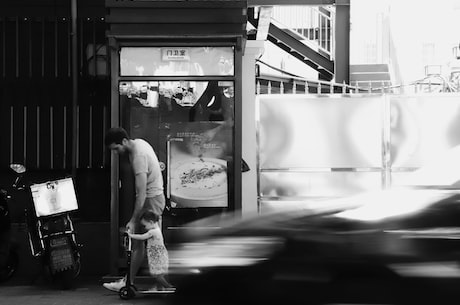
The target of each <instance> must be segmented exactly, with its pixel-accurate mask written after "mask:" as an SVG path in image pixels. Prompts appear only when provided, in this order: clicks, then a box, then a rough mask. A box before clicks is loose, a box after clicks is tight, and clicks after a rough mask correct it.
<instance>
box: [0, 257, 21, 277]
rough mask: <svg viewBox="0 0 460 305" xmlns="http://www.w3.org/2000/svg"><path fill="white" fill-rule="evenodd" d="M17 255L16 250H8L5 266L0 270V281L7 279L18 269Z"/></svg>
mask: <svg viewBox="0 0 460 305" xmlns="http://www.w3.org/2000/svg"><path fill="white" fill-rule="evenodd" d="M18 264H19V255H18V253H17V252H16V251H10V253H9V255H8V259H7V261H6V265H5V268H4V269H3V270H0V282H4V281H7V280H9V279H10V278H11V277H12V276H13V275H14V273H15V272H16V270H17V269H18Z"/></svg>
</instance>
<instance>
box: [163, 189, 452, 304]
mask: <svg viewBox="0 0 460 305" xmlns="http://www.w3.org/2000/svg"><path fill="white" fill-rule="evenodd" d="M230 219H235V218H231V217H230ZM193 226H196V227H197V228H198V227H200V228H204V227H209V228H211V227H215V228H217V227H218V228H217V229H213V230H208V231H206V232H205V233H203V231H205V230H198V229H197V230H193V229H190V230H187V232H188V234H187V236H185V237H184V238H186V240H187V241H186V242H184V243H181V244H180V245H178V246H177V247H173V248H172V249H171V250H170V261H171V272H172V273H173V274H174V275H175V277H176V278H177V280H176V282H175V284H176V287H177V291H176V294H175V296H174V298H172V301H173V302H175V303H177V304H337V303H339V302H342V303H343V302H348V303H349V302H355V303H356V302H373V303H378V304H458V302H460V299H458V298H457V299H455V297H456V296H457V295H456V291H455V290H460V286H458V284H460V281H458V279H459V278H460V269H459V265H458V262H459V261H460V194H459V191H458V190H449V189H430V188H424V189H391V190H384V191H378V192H373V193H365V194H361V195H358V196H354V197H351V198H344V199H337V200H331V201H324V202H317V203H315V204H314V205H313V204H305V208H303V209H295V210H291V211H285V212H276V213H271V214H267V215H258V216H255V217H251V218H247V219H242V220H238V221H235V220H231V221H228V220H227V221H216V219H213V218H210V219H205V220H202V221H199V223H197V224H191V228H193ZM196 232H200V233H199V234H198V233H196ZM430 278H436V280H432V279H430ZM444 281H448V283H449V284H450V282H451V281H453V282H454V285H457V287H458V289H452V290H449V287H450V286H448V283H446V282H444ZM452 293H453V294H452ZM459 294H460V293H459ZM451 299H452V300H453V302H452V303H450V302H451V301H452V300H451Z"/></svg>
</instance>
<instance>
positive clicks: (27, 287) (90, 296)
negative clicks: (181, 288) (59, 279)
mask: <svg viewBox="0 0 460 305" xmlns="http://www.w3.org/2000/svg"><path fill="white" fill-rule="evenodd" d="M102 283H103V280H102V278H101V277H80V278H78V279H77V281H76V283H75V286H74V288H73V289H69V290H61V289H59V288H57V287H56V286H55V285H52V284H50V283H47V282H45V281H42V280H38V281H36V282H35V283H33V284H32V283H30V280H27V279H14V278H13V279H12V280H10V281H8V282H6V283H1V284H0V305H147V304H149V305H153V304H157V305H165V304H167V299H166V298H167V296H136V297H134V298H133V299H130V300H122V299H120V297H119V296H118V294H117V293H114V292H111V291H108V290H106V289H105V288H103V287H102Z"/></svg>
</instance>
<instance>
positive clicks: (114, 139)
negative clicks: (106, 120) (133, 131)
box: [104, 127, 129, 146]
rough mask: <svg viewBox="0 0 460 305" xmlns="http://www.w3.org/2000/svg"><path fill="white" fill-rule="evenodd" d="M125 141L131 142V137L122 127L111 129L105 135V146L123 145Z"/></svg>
mask: <svg viewBox="0 0 460 305" xmlns="http://www.w3.org/2000/svg"><path fill="white" fill-rule="evenodd" d="M123 139H127V140H129V135H128V133H127V132H126V130H124V129H123V128H121V127H113V128H110V129H109V130H108V131H107V133H106V134H105V140H104V143H105V146H109V145H110V144H121V143H122V142H123Z"/></svg>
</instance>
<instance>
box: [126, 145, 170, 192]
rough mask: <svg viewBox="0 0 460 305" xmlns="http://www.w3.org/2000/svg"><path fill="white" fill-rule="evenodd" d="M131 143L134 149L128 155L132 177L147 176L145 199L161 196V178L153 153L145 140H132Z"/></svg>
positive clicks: (156, 158) (155, 156) (156, 159)
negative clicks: (143, 174) (142, 174)
mask: <svg viewBox="0 0 460 305" xmlns="http://www.w3.org/2000/svg"><path fill="white" fill-rule="evenodd" d="M132 141H133V143H134V148H133V151H132V153H131V155H130V161H131V164H132V167H133V171H134V175H137V174H140V173H146V174H147V190H146V194H147V198H151V197H155V196H158V195H161V194H163V176H162V174H161V169H160V164H159V162H158V157H157V155H156V154H155V151H154V150H153V148H152V146H150V144H149V143H147V142H146V141H145V140H142V139H134V140H132Z"/></svg>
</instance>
